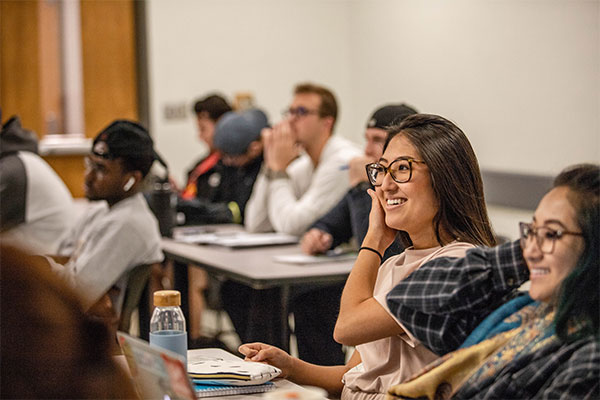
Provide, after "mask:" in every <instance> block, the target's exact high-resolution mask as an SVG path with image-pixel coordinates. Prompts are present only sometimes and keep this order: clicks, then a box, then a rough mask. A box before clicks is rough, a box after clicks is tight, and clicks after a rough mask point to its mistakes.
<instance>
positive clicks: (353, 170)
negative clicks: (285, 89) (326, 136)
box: [348, 155, 377, 187]
mask: <svg viewBox="0 0 600 400" xmlns="http://www.w3.org/2000/svg"><path fill="white" fill-rule="evenodd" d="M375 161H377V160H376V159H374V158H373V157H369V156H366V155H364V156H359V157H355V158H353V159H352V160H350V163H349V169H348V177H349V178H350V186H352V187H354V186H356V185H358V184H359V183H360V182H367V181H368V178H367V172H366V171H365V165H367V164H369V163H372V162H375Z"/></svg>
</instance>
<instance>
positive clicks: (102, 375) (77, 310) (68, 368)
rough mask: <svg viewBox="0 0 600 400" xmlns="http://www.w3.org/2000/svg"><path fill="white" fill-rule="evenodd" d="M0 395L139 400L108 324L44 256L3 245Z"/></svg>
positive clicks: (0, 256) (0, 249)
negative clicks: (113, 349)
mask: <svg viewBox="0 0 600 400" xmlns="http://www.w3.org/2000/svg"><path fill="white" fill-rule="evenodd" d="M0 275H1V276H2V279H0V315H2V324H0V354H2V357H0V394H1V397H2V398H6V399H33V398H37V399H124V398H130V399H133V398H136V397H137V396H136V393H135V391H134V389H133V387H132V385H131V382H130V380H129V378H128V377H127V376H126V374H125V373H124V372H123V371H122V370H121V369H120V367H118V366H117V365H116V363H115V362H114V361H113V359H112V358H111V356H110V353H109V348H110V346H111V342H113V341H114V338H111V337H110V335H109V332H108V330H107V329H106V327H105V326H104V325H103V324H102V323H101V322H99V321H96V320H94V319H91V318H90V317H89V316H88V315H86V314H85V313H84V309H83V306H82V302H81V299H80V297H79V296H78V295H77V293H75V291H74V290H73V289H71V288H70V287H68V286H67V285H66V284H65V283H64V282H63V281H61V280H60V279H59V278H57V277H56V275H55V274H53V273H52V272H51V271H50V270H49V269H48V268H47V265H44V263H43V262H42V261H41V259H40V258H39V257H31V256H29V255H28V254H25V253H23V252H22V251H21V250H18V249H16V248H14V247H10V246H6V245H5V244H4V242H2V243H1V244H0Z"/></svg>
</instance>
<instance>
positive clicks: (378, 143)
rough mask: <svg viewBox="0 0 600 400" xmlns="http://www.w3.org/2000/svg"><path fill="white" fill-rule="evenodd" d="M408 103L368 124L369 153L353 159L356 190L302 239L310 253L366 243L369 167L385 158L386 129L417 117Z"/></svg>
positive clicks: (397, 247) (380, 112) (395, 248)
mask: <svg viewBox="0 0 600 400" xmlns="http://www.w3.org/2000/svg"><path fill="white" fill-rule="evenodd" d="M416 113H417V111H415V110H414V109H413V108H411V107H409V106H407V105H406V104H397V105H396V104H393V105H392V104H390V105H386V106H383V107H380V108H378V109H377V110H376V111H375V112H374V113H373V115H372V116H371V118H369V121H368V123H367V129H366V131H365V139H366V140H367V144H366V146H365V154H364V155H362V156H360V157H355V158H353V159H352V160H350V163H349V169H348V170H349V171H348V176H349V179H350V186H351V187H352V188H351V189H350V190H349V191H348V192H347V193H346V195H345V196H344V197H343V198H342V200H340V202H339V203H338V204H337V205H336V206H335V207H334V208H332V209H331V210H330V211H329V212H328V213H327V214H325V215H324V216H322V217H321V218H319V219H318V220H317V221H315V223H314V224H313V225H312V226H311V227H310V228H309V230H308V231H307V232H306V233H305V234H304V235H303V236H302V240H301V242H300V245H301V247H302V251H303V252H305V253H306V254H319V253H325V252H326V251H327V250H330V249H333V248H335V247H337V246H339V245H340V244H342V243H347V242H349V241H350V240H351V239H352V238H354V239H355V240H356V241H357V243H362V240H363V238H364V237H365V235H366V233H367V228H368V226H369V211H370V210H371V198H370V197H369V195H368V193H367V189H369V188H370V187H371V185H370V184H369V179H368V177H367V174H366V172H365V165H367V164H368V163H372V162H376V161H377V160H379V157H381V154H382V152H383V145H384V143H385V140H386V138H387V136H388V133H387V131H386V129H387V128H388V127H390V126H392V125H393V124H398V123H400V122H401V121H402V120H403V119H404V118H406V117H408V116H409V115H412V114H416ZM402 249H403V248H402V245H401V244H400V243H397V242H394V243H393V244H392V246H390V247H389V248H388V249H387V250H386V252H385V254H384V259H387V258H388V257H389V256H391V255H395V254H398V253H400V252H401V251H402Z"/></svg>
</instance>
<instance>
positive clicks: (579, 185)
mask: <svg viewBox="0 0 600 400" xmlns="http://www.w3.org/2000/svg"><path fill="white" fill-rule="evenodd" d="M559 186H563V187H567V188H569V192H568V194H567V199H568V200H569V202H570V203H571V205H572V206H573V208H575V213H576V217H575V218H576V219H577V224H578V225H579V228H580V229H581V232H582V233H583V241H584V249H583V253H582V254H581V257H579V260H577V264H576V265H575V268H574V269H573V271H571V273H570V274H569V275H568V276H567V277H566V278H565V280H564V281H563V283H562V285H561V289H560V294H559V298H558V306H557V309H556V313H555V318H554V321H555V323H556V334H557V336H558V337H559V338H560V339H562V340H563V341H571V340H576V339H578V338H581V337H586V336H589V335H598V323H599V321H598V320H599V319H600V313H599V311H598V309H599V307H600V298H599V292H600V290H599V289H598V288H600V277H599V274H600V261H599V258H600V244H599V242H600V218H599V217H600V216H599V214H600V201H599V199H600V166H598V165H592V164H580V165H575V166H572V167H568V168H567V169H565V170H563V171H562V172H561V173H560V174H559V175H558V176H557V177H556V179H555V180H554V187H559ZM574 324H580V329H579V330H575V331H574V332H573V333H571V334H569V327H571V326H573V325H574Z"/></svg>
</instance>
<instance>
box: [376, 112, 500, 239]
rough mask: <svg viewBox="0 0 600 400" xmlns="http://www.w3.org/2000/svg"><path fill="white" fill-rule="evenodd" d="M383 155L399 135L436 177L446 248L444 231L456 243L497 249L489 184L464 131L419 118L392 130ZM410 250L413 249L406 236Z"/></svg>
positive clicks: (435, 119)
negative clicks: (488, 203)
mask: <svg viewBox="0 0 600 400" xmlns="http://www.w3.org/2000/svg"><path fill="white" fill-rule="evenodd" d="M388 133H389V134H388V137H387V140H386V142H385V146H384V148H383V150H384V151H385V149H386V148H387V146H388V145H389V143H390V141H391V140H392V139H393V138H394V137H395V136H398V135H402V136H404V137H406V138H407V139H408V140H409V141H410V142H411V143H412V145H413V146H414V147H415V148H416V149H417V150H418V152H419V153H420V154H421V158H422V159H423V161H425V164H427V167H428V168H429V171H430V174H431V183H432V186H433V191H434V193H435V196H436V198H437V200H438V205H439V207H438V211H437V213H436V215H435V217H434V218H433V224H434V228H435V234H436V238H437V241H438V243H439V244H440V245H445V244H447V243H444V242H443V239H442V237H441V234H440V232H441V229H443V230H444V231H446V232H447V233H448V234H449V235H450V236H451V237H452V238H458V239H460V240H461V241H465V242H468V243H472V244H475V245H483V246H494V245H495V244H496V238H495V237H494V233H493V232H492V228H491V224H490V221H489V218H488V214H487V208H486V205H485V197H484V194H483V181H482V179H481V173H480V172H479V164H478V162H477V157H476V156H475V152H474V151H473V148H472V147H471V143H469V140H468V139H467V137H466V136H465V134H464V133H463V131H462V130H461V129H460V128H459V127H458V126H456V125H455V124H454V123H452V122H451V121H449V120H447V119H445V118H443V117H440V116H438V115H430V114H414V115H410V116H408V117H406V118H405V119H404V120H403V121H402V122H400V123H399V124H398V125H395V126H392V127H390V128H389V129H388ZM400 237H401V239H402V242H403V244H404V245H405V246H410V245H412V242H411V241H410V237H409V236H408V234H407V233H406V232H402V231H401V232H400Z"/></svg>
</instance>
